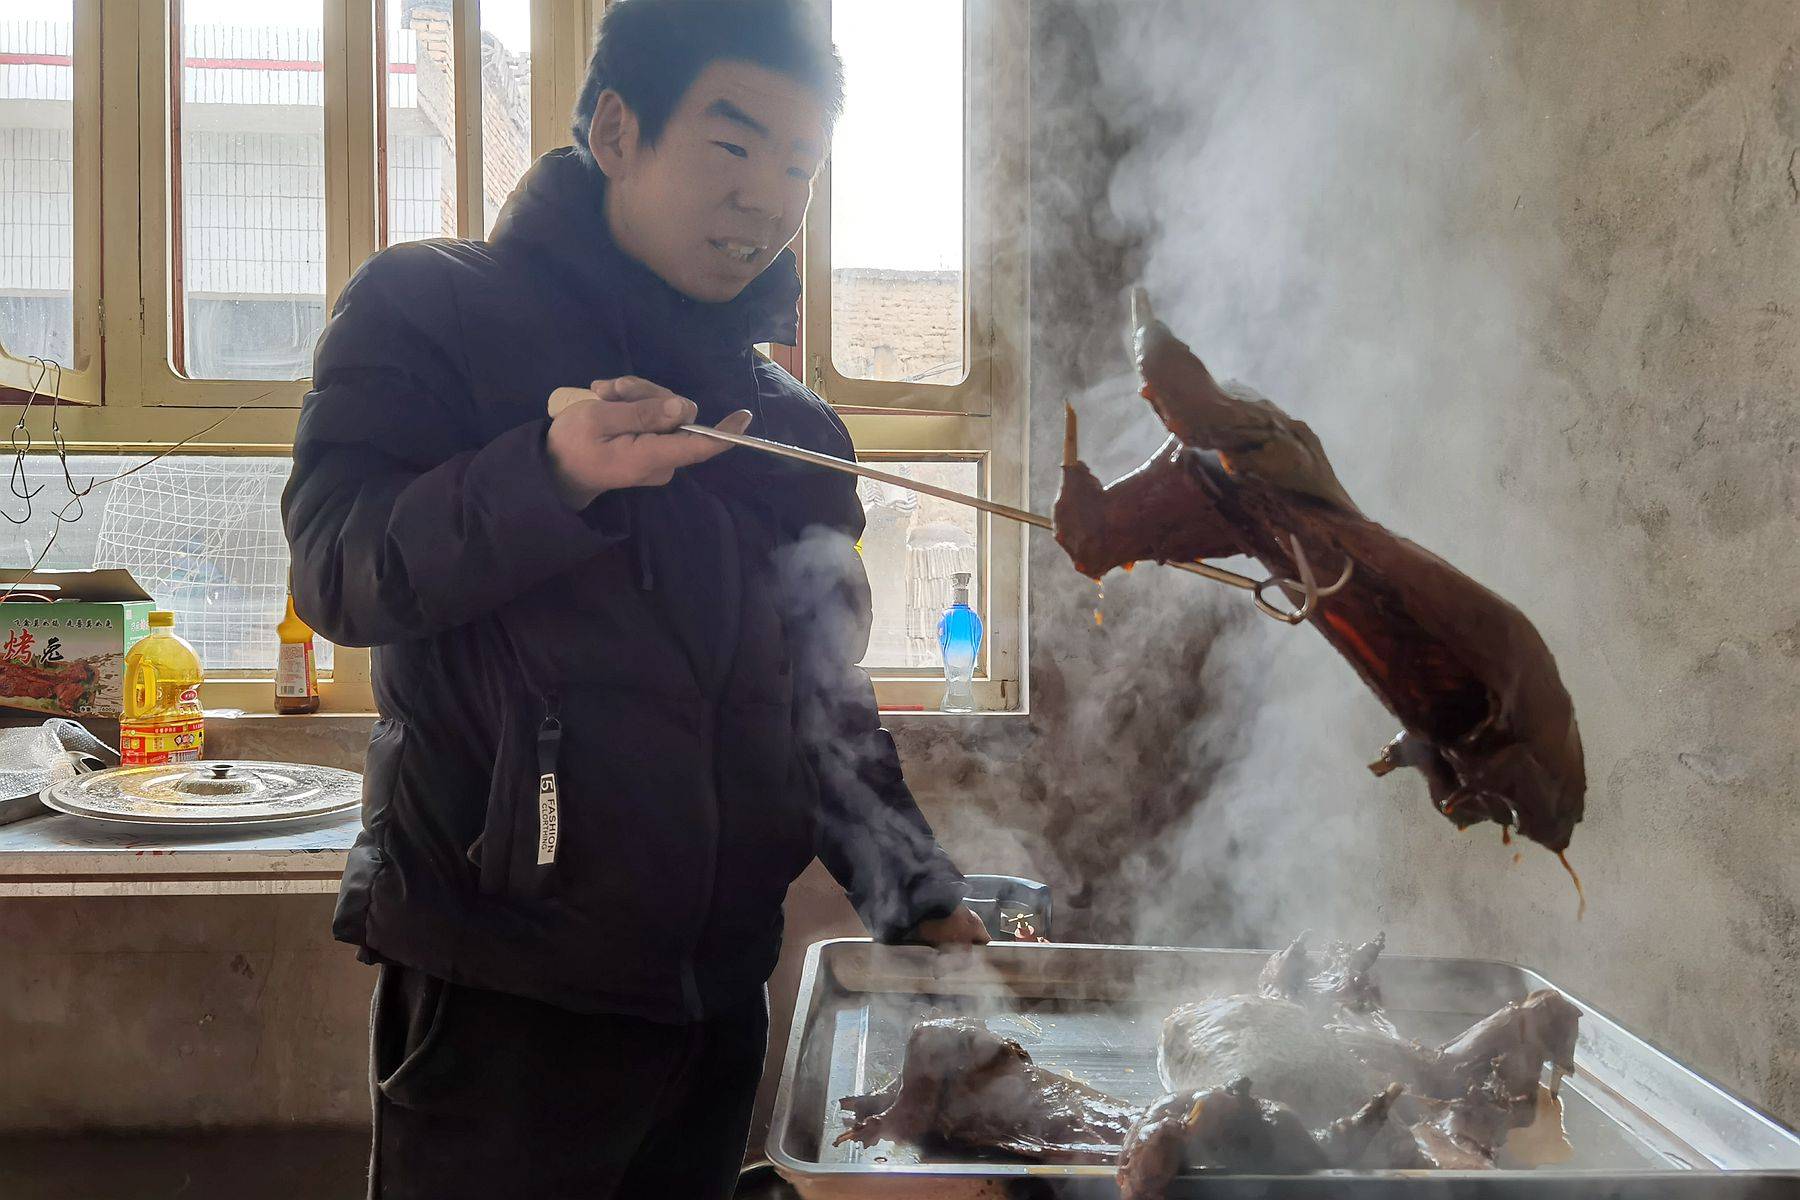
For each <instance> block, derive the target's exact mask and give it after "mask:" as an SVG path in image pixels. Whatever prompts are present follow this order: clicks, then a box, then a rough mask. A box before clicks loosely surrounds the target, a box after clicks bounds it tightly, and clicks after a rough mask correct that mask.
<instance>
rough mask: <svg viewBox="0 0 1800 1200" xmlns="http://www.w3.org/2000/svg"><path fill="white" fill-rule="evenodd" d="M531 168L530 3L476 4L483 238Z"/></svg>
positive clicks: (488, 0) (493, 0)
mask: <svg viewBox="0 0 1800 1200" xmlns="http://www.w3.org/2000/svg"><path fill="white" fill-rule="evenodd" d="M530 165H531V0H481V175H482V190H483V193H484V194H483V196H482V201H483V203H482V209H483V212H484V214H485V216H484V218H483V221H482V230H483V236H486V234H487V233H491V232H492V231H493V228H494V221H495V219H496V218H498V217H499V216H500V208H501V206H502V205H504V204H505V203H506V198H507V196H509V195H511V194H512V190H513V185H514V184H516V183H518V182H519V176H521V175H523V174H525V168H526V167H529V166H530Z"/></svg>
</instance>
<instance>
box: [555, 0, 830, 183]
mask: <svg viewBox="0 0 1800 1200" xmlns="http://www.w3.org/2000/svg"><path fill="white" fill-rule="evenodd" d="M721 59H725V60H730V61H734V62H746V63H751V64H752V65H754V66H758V67H766V68H767V69H769V70H771V71H779V72H780V73H781V74H783V75H787V76H789V77H790V78H792V79H795V80H798V81H799V82H800V83H802V84H805V85H806V86H807V87H809V88H811V89H812V90H813V91H815V92H817V93H818V94H819V96H820V98H821V99H823V100H824V101H825V113H826V122H827V128H829V127H830V126H831V125H833V124H835V123H836V121H837V118H838V114H839V113H841V112H842V111H843V107H844V63H843V60H842V59H840V58H839V57H838V53H837V49H836V48H835V47H834V46H833V45H832V44H831V34H830V31H829V30H828V29H827V28H826V23H825V21H824V20H823V19H822V17H821V16H820V15H819V14H818V11H817V10H815V9H814V8H812V6H811V5H809V4H808V3H807V2H806V0H613V3H612V5H611V6H610V7H609V8H608V9H607V10H606V16H605V17H603V18H601V21H600V32H599V35H598V36H597V37H596V38H595V40H594V54H593V57H592V58H590V59H589V60H588V71H587V80H586V82H584V83H583V84H582V85H581V98H580V99H579V100H577V101H576V102H575V119H574V122H573V123H572V124H571V126H570V128H571V129H572V131H573V132H574V134H575V145H576V147H577V148H578V149H579V150H580V152H581V156H582V157H583V158H585V159H587V160H588V161H589V162H592V161H593V154H592V152H591V151H590V150H589V149H588V127H589V125H591V124H592V123H593V120H594V110H595V109H596V108H598V107H599V105H600V96H601V94H602V93H604V92H606V91H609V90H610V91H615V92H617V93H619V98H620V99H622V100H624V101H625V104H626V106H627V107H628V108H630V109H631V111H632V112H633V113H635V114H637V119H638V127H639V129H640V130H641V131H642V136H643V140H644V142H645V143H646V144H647V145H652V146H654V145H655V144H656V143H657V141H658V140H659V139H660V138H661V137H662V134H663V130H664V128H665V127H666V126H667V125H668V123H669V118H670V117H671V116H673V115H674V113H675V109H676V107H677V106H679V105H680V103H681V98H682V97H683V96H685V95H687V91H688V88H690V87H692V86H693V84H694V80H696V79H698V78H699V77H700V73H701V72H702V71H704V70H705V69H706V68H707V67H708V66H710V65H711V64H712V63H715V62H718V61H719V60H721Z"/></svg>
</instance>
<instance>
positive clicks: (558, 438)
mask: <svg viewBox="0 0 1800 1200" xmlns="http://www.w3.org/2000/svg"><path fill="white" fill-rule="evenodd" d="M549 409H550V417H551V421H550V434H549V438H548V440H547V442H546V448H547V449H548V451H549V454H550V466H551V470H552V471H553V472H554V474H555V476H556V490H557V492H558V493H559V494H560V495H561V496H562V500H563V503H564V504H567V505H568V506H569V507H570V508H572V509H575V510H576V511H580V510H581V509H584V508H586V507H587V506H588V505H590V504H592V503H593V502H594V501H595V500H596V499H597V498H598V497H599V496H600V494H601V493H602V492H610V491H614V490H616V489H618V488H633V487H660V486H661V485H663V484H665V483H667V482H669V480H670V479H672V478H674V476H675V472H676V471H677V470H678V469H679V468H681V467H686V466H692V465H693V464H694V463H700V462H705V461H706V460H707V459H709V458H713V457H715V456H717V455H719V454H722V453H724V452H725V451H726V450H729V449H730V448H731V447H729V446H727V445H726V444H724V443H723V442H713V441H708V440H707V439H705V438H703V437H700V436H698V435H696V434H692V433H678V432H676V431H677V430H679V429H680V428H681V426H683V425H689V424H692V423H693V421H694V418H695V416H696V415H698V411H699V410H698V409H696V408H695V407H694V403H693V401H691V400H687V399H684V398H683V397H681V396H677V395H676V394H675V393H674V392H671V391H670V390H669V389H667V388H665V387H659V386H658V385H656V384H654V383H651V382H650V381H649V380H647V379H639V378H637V377H636V376H632V375H627V376H625V377H624V378H621V379H605V380H596V381H595V382H594V384H593V385H592V386H591V387H585V388H571V387H563V388H557V389H556V390H555V391H554V392H551V393H550V403H549ZM749 425H750V414H749V413H748V412H747V411H742V410H740V411H738V412H734V413H732V414H731V415H730V416H728V417H726V418H725V419H724V420H723V421H720V422H719V424H718V428H720V429H723V430H725V431H726V432H727V433H742V432H744V430H745V429H746V428H748V427H749Z"/></svg>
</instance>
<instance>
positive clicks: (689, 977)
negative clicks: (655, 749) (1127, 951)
mask: <svg viewBox="0 0 1800 1200" xmlns="http://www.w3.org/2000/svg"><path fill="white" fill-rule="evenodd" d="M717 723H718V705H717V704H716V703H715V702H714V701H713V700H711V699H703V700H701V702H700V765H701V768H702V771H703V772H704V774H703V776H702V778H704V779H705V780H706V801H707V802H706V803H705V804H703V805H701V813H702V817H703V820H702V821H701V824H700V837H701V842H702V851H703V853H704V854H705V856H706V869H705V870H703V871H702V872H700V894H699V901H700V903H699V905H698V908H699V921H698V923H697V924H696V926H695V928H694V936H693V937H692V938H690V939H689V940H688V946H687V953H686V954H684V955H683V956H682V959H681V995H682V999H683V1000H684V1001H685V1002H686V1003H687V1009H688V1017H689V1019H690V1020H694V1021H698V1020H700V1019H702V1018H703V1017H704V1016H705V1015H706V1008H705V1005H704V1004H703V1003H702V1001H701V999H700V981H699V980H698V979H697V978H696V977H695V974H694V954H695V952H696V951H698V950H699V948H700V939H701V938H702V937H704V936H705V935H706V923H707V921H708V919H709V918H710V917H711V916H712V898H713V888H714V884H715V883H716V882H717V881H716V879H715V876H717V875H718V873H719V784H718V780H717V778H716V777H715V769H716V764H715V763H714V761H713V758H714V754H715V751H716V747H717V737H716V726H717Z"/></svg>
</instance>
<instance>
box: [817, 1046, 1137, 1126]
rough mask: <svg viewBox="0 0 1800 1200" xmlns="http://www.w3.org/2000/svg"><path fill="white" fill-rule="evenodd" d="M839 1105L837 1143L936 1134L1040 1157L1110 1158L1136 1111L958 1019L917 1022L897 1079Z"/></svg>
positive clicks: (845, 1100)
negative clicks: (841, 1122) (842, 1113)
mask: <svg viewBox="0 0 1800 1200" xmlns="http://www.w3.org/2000/svg"><path fill="white" fill-rule="evenodd" d="M839 1103H840V1105H841V1106H842V1107H843V1108H845V1109H846V1110H848V1111H849V1113H850V1115H851V1117H852V1119H853V1121H854V1123H853V1124H852V1125H851V1127H850V1128H849V1129H848V1130H846V1131H845V1132H844V1133H843V1134H842V1135H840V1136H839V1137H838V1139H837V1140H838V1142H839V1143H840V1144H841V1143H843V1142H847V1141H855V1142H860V1143H862V1144H863V1145H873V1144H874V1143H875V1142H878V1141H881V1140H883V1139H886V1140H889V1141H893V1142H898V1143H911V1144H920V1143H932V1142H935V1143H938V1144H940V1145H943V1146H946V1147H953V1148H957V1149H962V1150H973V1151H978V1152H979V1151H999V1152H1001V1153H1004V1154H1010V1155H1015V1156H1017V1157H1019V1158H1028V1159H1033V1160H1037V1161H1041V1162H1112V1161H1113V1160H1114V1159H1115V1158H1116V1157H1117V1156H1118V1153H1119V1147H1120V1146H1122V1145H1123V1144H1124V1142H1125V1134H1126V1131H1127V1130H1129V1129H1130V1128H1131V1124H1132V1122H1133V1121H1134V1120H1135V1119H1136V1118H1137V1117H1138V1115H1139V1114H1140V1113H1141V1112H1142V1111H1143V1110H1142V1109H1140V1108H1138V1107H1136V1106H1133V1105H1130V1104H1127V1103H1125V1102H1124V1101H1123V1100H1119V1099H1116V1098H1114V1097H1112V1096H1108V1095H1106V1094H1105V1093H1103V1092H1099V1091H1096V1090H1094V1089H1093V1088H1091V1087H1088V1086H1087V1085H1086V1084H1083V1083H1080V1082H1078V1081H1076V1080H1074V1079H1070V1078H1069V1077H1068V1076H1066V1075H1059V1074H1057V1073H1056V1072H1054V1071H1046V1070H1044V1069H1043V1068H1042V1067H1039V1066H1037V1065H1036V1064H1035V1063H1033V1062H1032V1061H1031V1055H1030V1054H1029V1053H1027V1052H1026V1050H1025V1048H1024V1047H1023V1046H1021V1045H1019V1043H1018V1042H1016V1041H1013V1040H1012V1039H1011V1038H1005V1037H1001V1036H1000V1035H999V1034H997V1033H995V1032H993V1031H992V1030H991V1029H989V1028H988V1027H987V1026H986V1025H985V1024H984V1023H982V1022H981V1021H976V1020H971V1019H969V1018H966V1017H952V1018H941V1019H937V1020H930V1021H921V1022H919V1024H918V1025H916V1026H914V1028H913V1031H912V1035H911V1037H910V1038H908V1039H907V1044H906V1062H905V1065H904V1066H903V1067H902V1068H901V1071H900V1078H899V1079H898V1080H896V1081H895V1082H894V1083H893V1085H892V1086H890V1087H888V1088H886V1089H884V1090H883V1091H880V1092H875V1093H873V1094H871V1095H868V1096H852V1097H848V1098H846V1099H844V1100H842V1101H840V1102H839Z"/></svg>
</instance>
